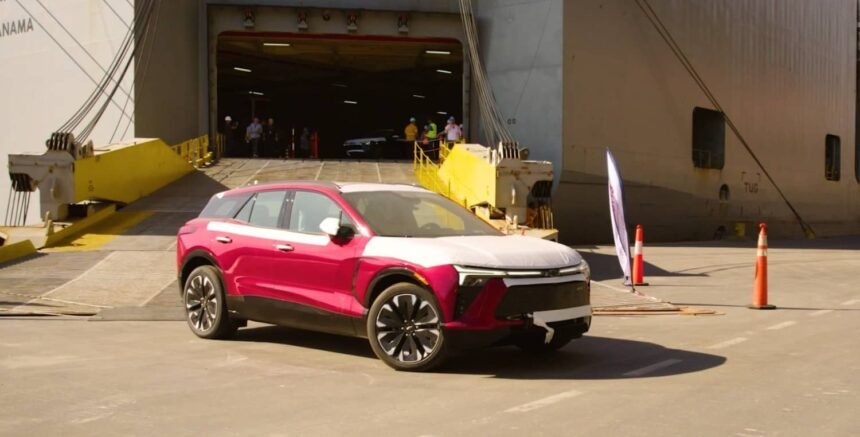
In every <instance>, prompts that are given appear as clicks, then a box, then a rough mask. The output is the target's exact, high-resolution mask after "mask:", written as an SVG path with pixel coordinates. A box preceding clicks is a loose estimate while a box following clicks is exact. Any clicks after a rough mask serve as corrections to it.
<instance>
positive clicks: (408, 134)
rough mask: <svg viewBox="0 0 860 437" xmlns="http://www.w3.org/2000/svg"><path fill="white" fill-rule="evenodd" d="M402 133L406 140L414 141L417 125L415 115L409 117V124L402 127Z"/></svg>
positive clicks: (416, 134) (416, 135)
mask: <svg viewBox="0 0 860 437" xmlns="http://www.w3.org/2000/svg"><path fill="white" fill-rule="evenodd" d="M403 135H404V137H405V138H406V141H415V140H416V139H418V126H417V125H416V124H415V117H410V118H409V124H407V125H406V127H405V128H404V129H403Z"/></svg>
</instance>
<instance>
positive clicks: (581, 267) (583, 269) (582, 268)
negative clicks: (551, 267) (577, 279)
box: [558, 259, 591, 281]
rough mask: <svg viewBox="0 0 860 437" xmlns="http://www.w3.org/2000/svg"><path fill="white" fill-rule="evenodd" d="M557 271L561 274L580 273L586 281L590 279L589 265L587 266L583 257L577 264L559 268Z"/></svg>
mask: <svg viewBox="0 0 860 437" xmlns="http://www.w3.org/2000/svg"><path fill="white" fill-rule="evenodd" d="M558 272H559V274H562V275H576V274H580V273H581V274H582V275H583V276H585V280H586V281H590V280H591V266H589V265H588V262H587V261H586V260H584V259H583V260H582V261H580V262H579V264H577V265H575V266H572V267H566V268H563V269H560V270H559V271H558Z"/></svg>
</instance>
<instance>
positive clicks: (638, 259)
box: [633, 225, 648, 285]
mask: <svg viewBox="0 0 860 437" xmlns="http://www.w3.org/2000/svg"><path fill="white" fill-rule="evenodd" d="M642 244H643V241H642V225H636V243H635V244H634V246H633V285H648V283H647V282H645V277H644V276H645V266H644V262H643V261H644V260H643V258H642Z"/></svg>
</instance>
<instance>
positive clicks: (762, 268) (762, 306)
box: [748, 223, 776, 310]
mask: <svg viewBox="0 0 860 437" xmlns="http://www.w3.org/2000/svg"><path fill="white" fill-rule="evenodd" d="M759 228H761V231H759V233H758V249H757V250H756V262H755V282H754V285H753V302H752V305H750V306H749V307H748V308H750V309H754V310H772V309H775V308H776V307H775V306H773V305H768V304H767V225H766V224H764V223H761V224H760V225H759Z"/></svg>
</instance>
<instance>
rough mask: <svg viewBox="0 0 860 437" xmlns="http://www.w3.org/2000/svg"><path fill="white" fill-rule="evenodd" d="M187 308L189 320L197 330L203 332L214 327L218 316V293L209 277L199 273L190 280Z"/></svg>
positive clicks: (187, 292)
mask: <svg viewBox="0 0 860 437" xmlns="http://www.w3.org/2000/svg"><path fill="white" fill-rule="evenodd" d="M185 308H186V312H187V313H188V322H189V324H190V325H191V327H192V328H194V329H195V330H196V331H198V332H201V333H202V332H206V331H208V330H209V329H211V328H212V325H213V324H214V323H215V319H216V317H217V316H218V293H217V291H216V290H215V286H214V285H213V284H212V281H211V280H210V279H209V278H208V277H206V276H204V275H197V276H194V277H193V278H191V280H190V281H189V282H188V288H187V289H186V290H185Z"/></svg>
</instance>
